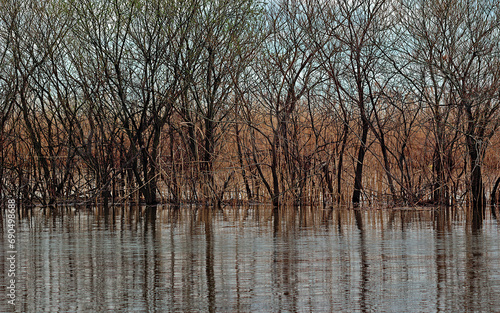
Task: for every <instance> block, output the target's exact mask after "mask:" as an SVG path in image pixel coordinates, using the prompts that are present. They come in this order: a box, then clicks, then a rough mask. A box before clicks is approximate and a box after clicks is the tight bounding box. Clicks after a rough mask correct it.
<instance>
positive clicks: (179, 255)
mask: <svg viewBox="0 0 500 313" xmlns="http://www.w3.org/2000/svg"><path fill="white" fill-rule="evenodd" d="M148 212H149V213H148ZM19 223H20V224H19V226H18V229H17V230H18V237H19V239H18V243H17V251H18V256H17V257H18V260H17V262H18V272H17V277H18V279H19V280H18V283H17V295H18V297H17V302H18V304H17V307H16V310H17V311H19V312H156V311H157V312H196V311H203V312H441V311H443V312H458V311H460V312H465V311H476V312H478V311H482V312H495V311H500V241H499V240H498V239H499V235H500V228H499V225H498V224H497V222H496V221H495V220H492V219H489V218H488V219H487V220H485V222H484V225H483V227H482V228H481V229H479V230H471V228H470V227H469V226H468V225H467V224H466V223H465V222H464V221H463V219H462V218H461V217H460V216H458V215H454V214H451V213H449V214H445V213H443V212H438V211H434V210H415V209H408V210H360V211H353V210H322V209H315V208H305V209H283V210H281V211H279V212H276V211H273V210H272V209H271V208H267V207H250V208H227V209H223V210H213V209H192V208H181V209H170V208H158V209H157V210H156V213H151V212H150V210H149V209H143V210H133V209H128V208H116V209H115V210H111V212H108V213H106V214H104V213H103V212H98V211H97V210H92V211H71V210H70V211H64V212H61V213H59V214H48V215H47V214H41V213H40V214H39V213H34V214H33V215H32V216H29V217H22V218H20V220H19ZM2 227H3V228H2V232H1V234H0V240H1V242H2V246H1V248H0V251H1V255H2V256H4V255H5V253H6V247H5V246H4V245H3V243H4V242H6V238H5V231H4V230H5V221H4V220H3V221H2ZM0 266H2V271H3V272H2V273H1V274H2V278H0V282H2V291H4V290H5V283H6V279H7V275H6V267H7V262H6V257H5V256H4V257H2V258H1V259H0ZM2 279H3V280H2ZM4 281H5V282H4ZM3 294H5V292H3ZM1 300H2V303H0V311H2V312H4V311H6V312H7V311H8V309H9V307H8V306H7V304H6V297H2V299H1Z"/></svg>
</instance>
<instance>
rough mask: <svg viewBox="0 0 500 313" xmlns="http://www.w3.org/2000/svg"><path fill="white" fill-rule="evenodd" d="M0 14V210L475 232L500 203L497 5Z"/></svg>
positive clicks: (92, 8) (165, 4)
mask: <svg viewBox="0 0 500 313" xmlns="http://www.w3.org/2000/svg"><path fill="white" fill-rule="evenodd" d="M0 12H1V14H0V128H1V132H0V194H1V197H2V199H4V200H6V199H7V198H15V199H18V203H19V204H22V206H23V207H27V208H29V207H30V206H33V205H41V206H44V207H47V206H48V207H50V206H58V205H61V204H64V205H83V206H85V205H103V206H108V205H113V204H124V203H141V204H147V205H154V204H159V203H161V204H174V205H181V204H199V205H214V206H221V205H237V204H256V203H261V204H263V203H264V204H265V203H267V204H272V205H274V206H282V205H292V206H305V205H312V206H321V207H325V208H328V207H342V208H344V207H347V208H357V207H402V206H444V207H452V208H461V210H464V212H468V214H469V213H470V214H471V215H470V216H471V217H473V218H476V219H482V218H483V216H484V214H485V209H486V208H488V207H489V206H490V205H491V206H492V207H494V206H495V204H497V203H498V199H499V193H500V192H499V191H498V189H499V183H500V178H499V177H500V168H499V166H500V153H499V152H498V151H499V148H500V137H499V134H498V131H497V130H498V127H499V125H500V116H499V114H500V112H499V108H500V101H499V100H500V4H499V3H498V2H496V1H490V0H479V1H463V0H431V1H424V0H396V1H389V0H352V1H351V0H333V1H321V0H315V1H313V0H311V1H309V0H303V1H300V0H278V1H264V2H262V1H254V0H238V1H236V0H217V1H207V0H188V1H176V0H172V1H163V0H149V1H143V0H136V1H121V0H113V1H99V0H83V1H74V0H62V1H52V0H51V1H34V0H6V1H2V2H1V4H0ZM492 214H493V215H494V216H496V211H495V209H494V210H493V211H492Z"/></svg>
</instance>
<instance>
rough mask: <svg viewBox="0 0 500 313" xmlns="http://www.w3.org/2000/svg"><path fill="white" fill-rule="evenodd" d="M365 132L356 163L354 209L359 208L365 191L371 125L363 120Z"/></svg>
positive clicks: (363, 132) (353, 194)
mask: <svg viewBox="0 0 500 313" xmlns="http://www.w3.org/2000/svg"><path fill="white" fill-rule="evenodd" d="M362 127H363V130H362V134H361V143H360V145H359V149H358V158H357V162H356V172H355V174H354V191H353V193H352V205H353V207H355V208H357V207H359V204H360V202H361V190H362V189H363V163H364V160H365V154H366V141H367V138H368V130H369V127H370V126H369V124H368V122H367V121H366V120H365V119H363V126H362Z"/></svg>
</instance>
